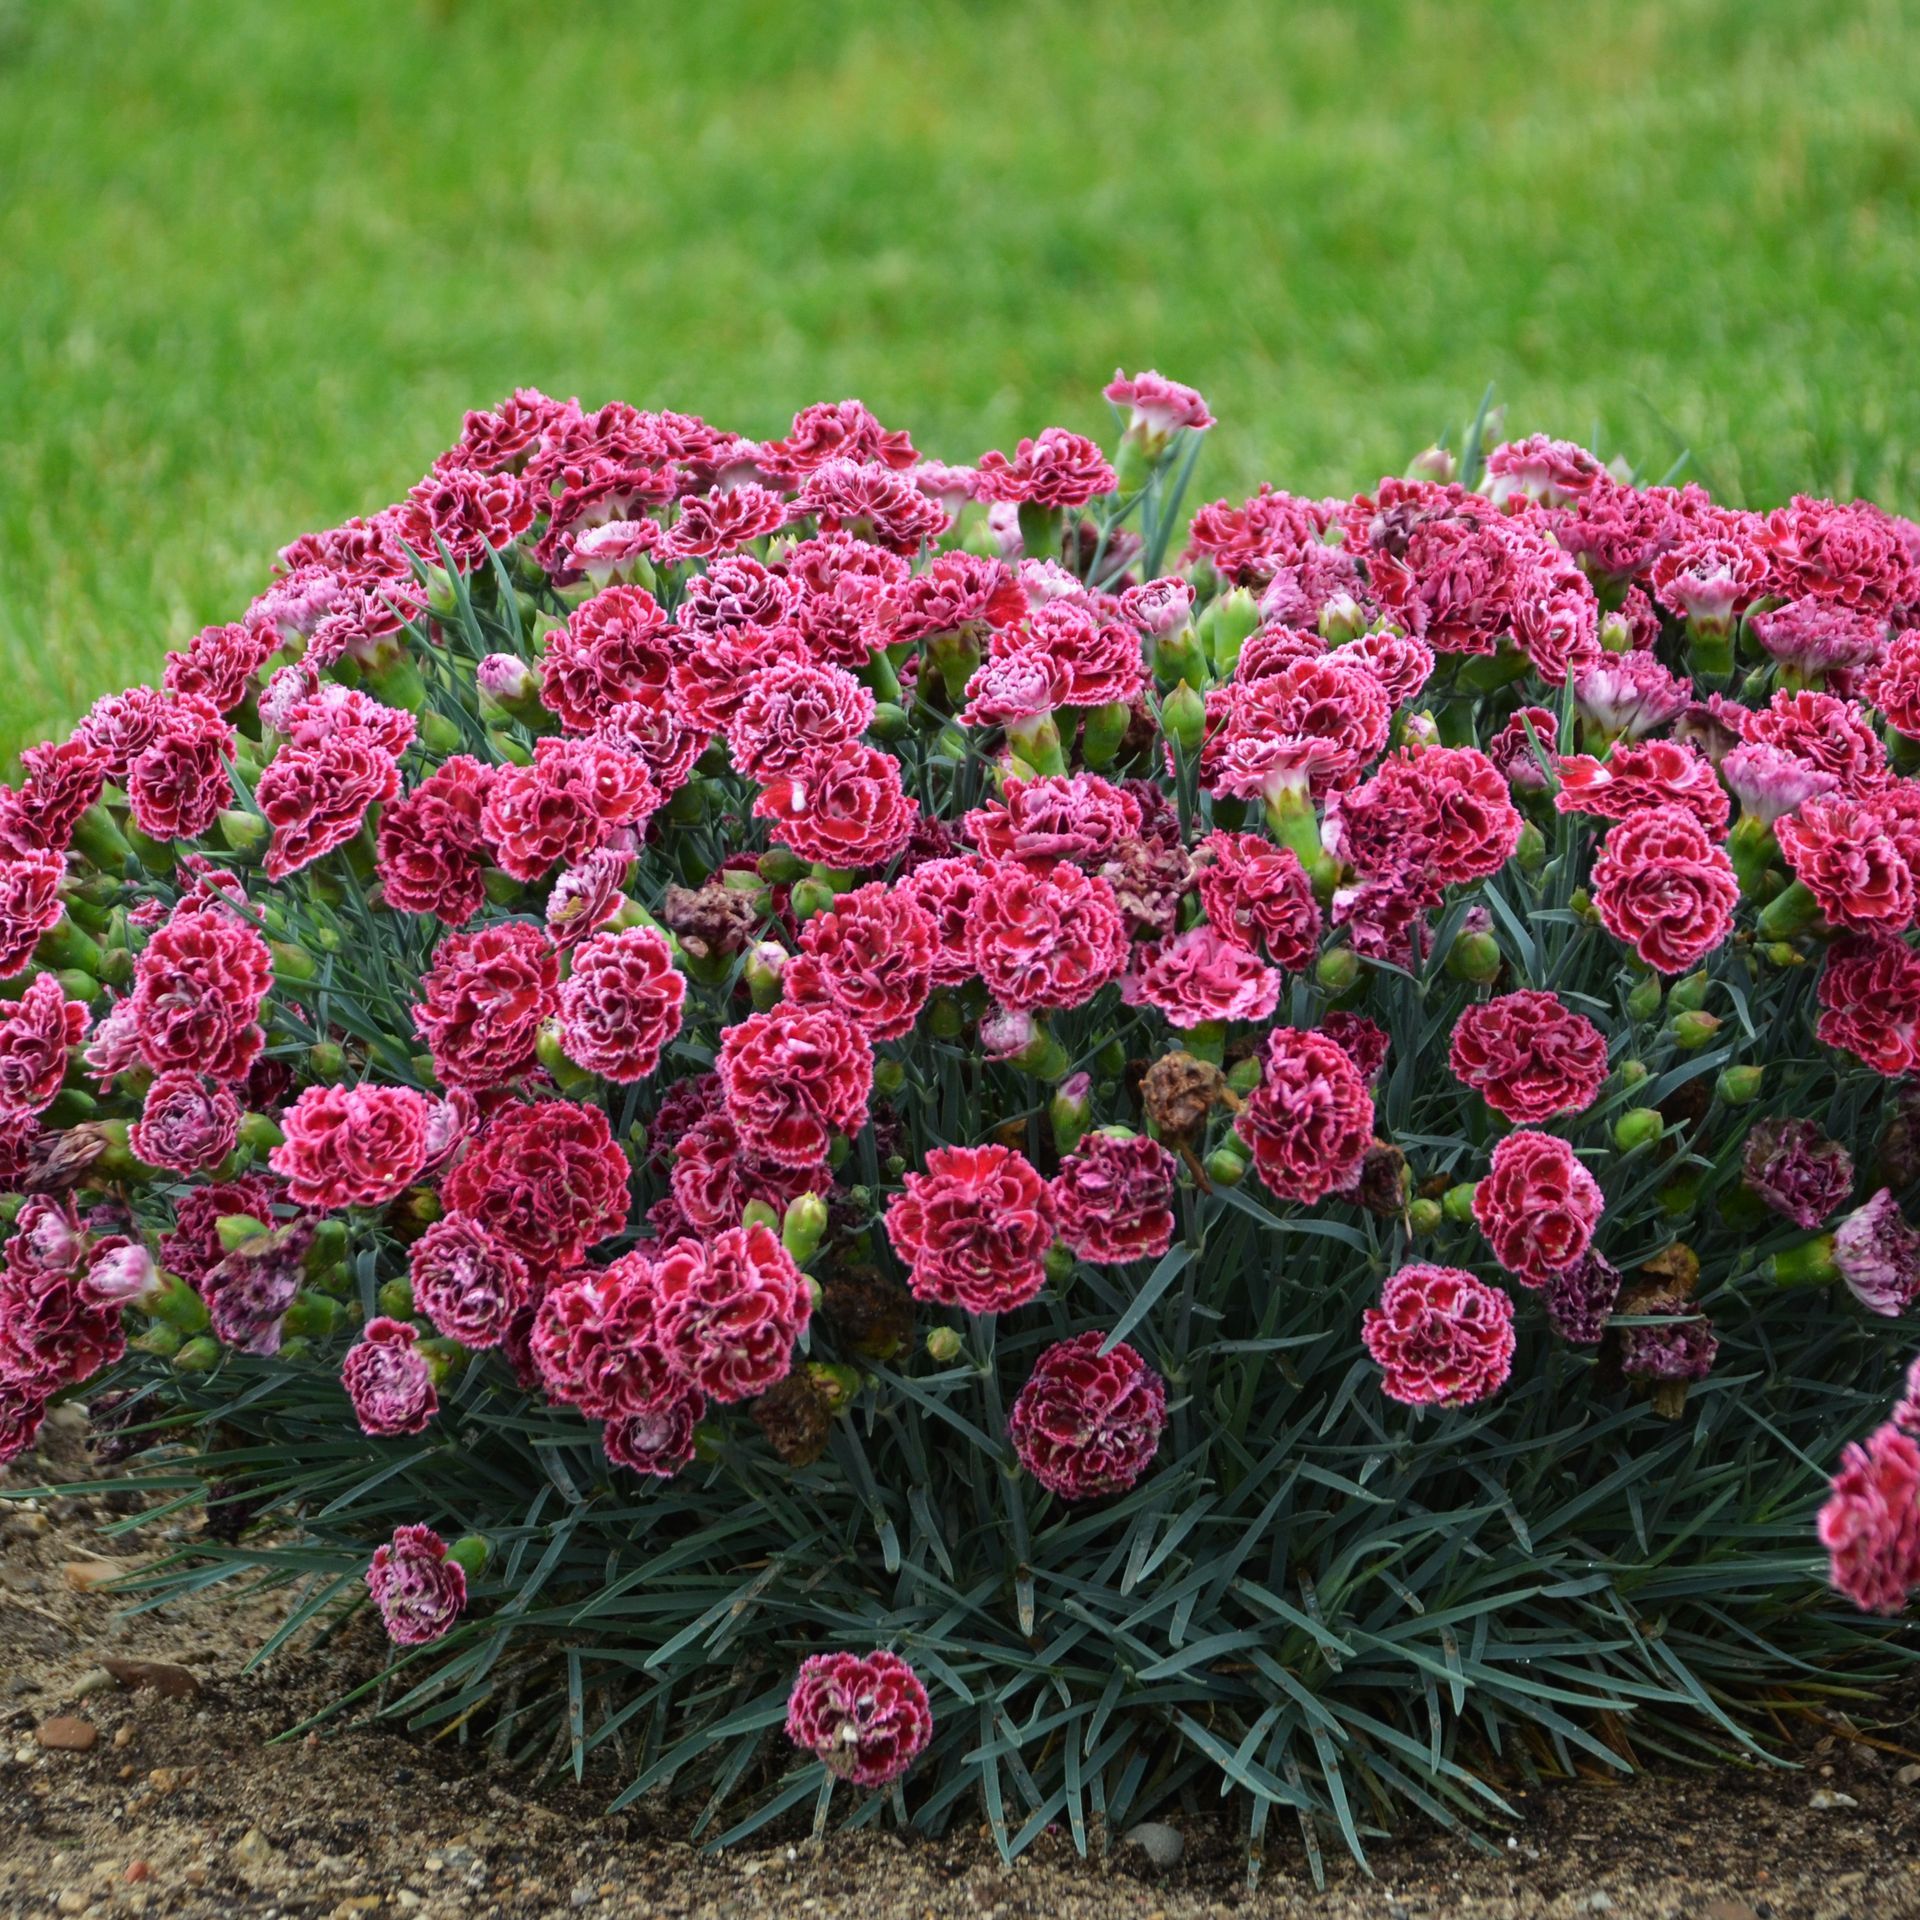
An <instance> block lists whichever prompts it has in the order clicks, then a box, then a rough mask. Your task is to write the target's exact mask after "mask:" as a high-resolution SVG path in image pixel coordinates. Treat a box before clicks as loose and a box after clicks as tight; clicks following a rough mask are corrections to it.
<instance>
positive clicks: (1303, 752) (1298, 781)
mask: <svg viewBox="0 0 1920 1920" xmlns="http://www.w3.org/2000/svg"><path fill="white" fill-rule="evenodd" d="M1243 665H1244V660H1243ZM1210 705H1211V702H1210ZM1392 719H1393V707H1392V704H1391V702H1390V701H1389V700H1388V698H1387V690H1386V688H1384V687H1383V686H1382V685H1381V684H1380V682H1379V679H1378V678H1377V677H1376V676H1375V674H1374V672H1373V670H1372V669H1371V668H1370V667H1369V666H1368V665H1367V664H1366V662H1365V661H1363V660H1362V659H1361V658H1360V657H1359V656H1358V655H1357V654H1354V653H1352V652H1351V651H1350V650H1349V649H1347V648H1344V647H1343V648H1340V649H1338V650H1336V651H1335V652H1333V653H1328V654H1318V655H1314V656H1311V657H1308V658H1304V659H1296V660H1293V661H1290V662H1289V663H1288V664H1287V665H1285V666H1283V667H1280V668H1279V669H1277V670H1276V671H1275V672H1273V673H1269V674H1264V675H1263V676H1262V677H1261V678H1259V679H1257V680H1254V681H1251V682H1247V681H1244V680H1241V681H1235V682H1234V683H1233V684H1232V685H1231V686H1229V687H1228V688H1226V689H1225V690H1224V708H1223V724H1222V725H1221V727H1220V728H1219V729H1218V731H1217V732H1215V733H1214V734H1212V735H1211V736H1210V737H1209V738H1208V741H1207V745H1206V750H1205V753H1204V755H1203V757H1202V760H1201V771H1202V772H1203V774H1204V775H1205V776H1206V778H1207V779H1208V781H1209V782H1210V784H1211V785H1212V787H1213V790H1214V791H1215V792H1216V793H1220V794H1228V795H1234V796H1237V797H1239V798H1241V799H1246V800H1259V799H1265V800H1275V799H1278V798H1279V797H1281V796H1283V795H1287V794H1303V793H1306V792H1307V791H1309V790H1311V791H1313V792H1315V793H1322V792H1325V791H1326V790H1327V789H1328V788H1330V787H1335V786H1339V785H1341V784H1342V783H1344V782H1345V781H1346V780H1348V779H1349V778H1350V777H1351V776H1352V775H1353V774H1355V773H1357V772H1358V771H1359V770H1360V768H1362V767H1363V766H1365V765H1366V763H1367V762H1368V761H1369V760H1371V759H1372V758H1373V756H1374V755H1375V754H1377V753H1378V752H1379V751H1380V749H1381V748H1382V747H1384V746H1385V745H1386V743H1387V730H1388V728H1389V726H1390V725H1391V723H1392Z"/></svg>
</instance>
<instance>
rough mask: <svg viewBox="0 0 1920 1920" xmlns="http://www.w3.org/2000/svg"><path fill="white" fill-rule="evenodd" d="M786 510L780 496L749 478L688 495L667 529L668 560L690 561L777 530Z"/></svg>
mask: <svg viewBox="0 0 1920 1920" xmlns="http://www.w3.org/2000/svg"><path fill="white" fill-rule="evenodd" d="M789 511H790V510H789V508H788V506H787V503H786V501H785V499H784V498H783V497H782V496H781V495H779V494H777V493H775V492H773V491H772V490H771V489H769V488H767V487H762V486H756V485H755V484H754V483H753V482H751V481H748V482H746V483H745V484H744V485H741V486H737V487H715V488H714V489H713V490H712V492H710V493H702V494H690V495H688V496H687V497H686V498H685V499H683V500H682V501H681V502H680V518H679V519H678V520H677V521H676V522H675V523H674V524H673V526H672V527H671V528H669V529H668V532H667V539H666V544H665V548H664V551H665V552H666V554H667V555H668V557H669V558H671V559H674V560H690V559H693V558H696V557H698V556H700V555H704V554H712V553H724V552H726V551H727V550H728V549H729V548H732V547H744V546H745V545H746V544H747V542H748V541H750V540H758V539H761V538H763V537H764V536H765V535H767V534H769V533H776V532H778V531H779V529H780V528H781V527H783V526H785V525H786V523H787V518H788V514H789Z"/></svg>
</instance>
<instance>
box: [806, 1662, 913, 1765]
mask: <svg viewBox="0 0 1920 1920" xmlns="http://www.w3.org/2000/svg"><path fill="white" fill-rule="evenodd" d="M932 1737H933V1709H932V1708H931V1707H930V1706H929V1705H928V1703H927V1690H926V1688H925V1687H924V1686H922V1685H921V1684H920V1677H919V1675H918V1674H916V1673H915V1672H914V1670H913V1669H912V1668H911V1667H910V1666H908V1665H907V1663H906V1662H905V1661H904V1660H902V1659H901V1658H900V1656H899V1655H898V1654H894V1653H884V1652H881V1653H869V1654H864V1655H862V1654H851V1653H816V1654H813V1655H811V1656H809V1657H808V1658H807V1659H806V1660H804V1661H802V1662H801V1664H800V1671H799V1673H798V1674H797V1675H795V1677H794V1682H793V1692H792V1693H791V1694H790V1695H788V1697H787V1738H788V1739H789V1740H791V1741H792V1742H793V1744H794V1745H795V1746H796V1747H799V1748H801V1749H802V1750H803V1751H805V1752H808V1753H813V1754H817V1755H818V1756H819V1757H820V1759H821V1760H822V1761H824V1762H825V1763H826V1766H827V1770H828V1771H829V1772H830V1773H832V1774H834V1775H835V1776H836V1777H837V1778H839V1779H841V1780H851V1781H852V1782H853V1784H854V1785H855V1786H858V1787H885V1786H890V1785H892V1783H893V1782H894V1781H896V1780H898V1779H899V1778H900V1777H901V1776H902V1775H903V1774H904V1773H906V1771H907V1770H908V1768H910V1767H911V1766H912V1765H913V1763H914V1761H915V1760H917V1759H918V1758H919V1757H920V1755H921V1753H922V1752H923V1751H924V1750H925V1747H926V1744H927V1742H928V1741H929V1740H930V1739H931V1738H932Z"/></svg>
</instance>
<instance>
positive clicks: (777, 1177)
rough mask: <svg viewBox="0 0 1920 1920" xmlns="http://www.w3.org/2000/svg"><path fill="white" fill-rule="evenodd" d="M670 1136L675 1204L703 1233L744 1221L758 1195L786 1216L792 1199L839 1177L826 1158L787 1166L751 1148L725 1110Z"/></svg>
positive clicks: (689, 1223) (821, 1188) (663, 1119)
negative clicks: (828, 1165)
mask: <svg viewBox="0 0 1920 1920" xmlns="http://www.w3.org/2000/svg"><path fill="white" fill-rule="evenodd" d="M660 1124H661V1126H662V1128H663V1129H664V1128H665V1126H666V1124H667V1121H666V1116H665V1113H664V1110H663V1112H662V1116H661V1123H660ZM668 1137H669V1138H670V1140H671V1143H672V1150H673V1169H672V1172H671V1174H670V1175H669V1179H670V1181H671V1183H672V1187H673V1200H674V1204H675V1205H676V1206H677V1207H678V1208H679V1210H680V1212H681V1215H682V1216H683V1217H684V1220H685V1223H686V1225H687V1226H688V1227H690V1228H692V1229H693V1230H694V1231H695V1232H697V1233H710V1232H714V1231H717V1230H718V1229H719V1228H721V1227H731V1226H736V1225H738V1224H739V1220H740V1215H741V1213H742V1211H743V1210H744V1209H745V1208H746V1207H747V1206H748V1205H749V1204H750V1203H751V1202H753V1201H755V1200H759V1201H763V1202H765V1204H766V1205H768V1206H770V1207H771V1208H772V1209H773V1210H774V1212H775V1213H777V1214H782V1215H784V1214H785V1212H786V1210H787V1207H788V1204H789V1203H790V1202H791V1201H794V1200H797V1199H798V1198H799V1197H800V1195H801V1194H803V1193H824V1192H826V1190H827V1189H828V1188H829V1187H830V1186H831V1185H832V1180H833V1176H832V1173H831V1171H830V1170H829V1169H828V1167H827V1165H826V1164H825V1162H824V1161H821V1162H816V1163H815V1164H813V1165H811V1166H805V1167H783V1166H780V1165H779V1164H778V1163H776V1162H774V1161H772V1160H767V1159H764V1158H762V1157H761V1156H760V1155H759V1154H756V1153H750V1152H749V1151H748V1150H747V1149H746V1147H745V1146H744V1145H743V1144H742V1142H741V1139H740V1132H739V1129H738V1128H737V1127H735V1125H734V1124H733V1122H732V1121H731V1120H730V1119H729V1118H728V1117H727V1115H726V1114H725V1113H724V1112H718V1113H710V1114H707V1115H705V1116H704V1117H703V1118H701V1119H699V1120H696V1121H695V1122H694V1123H693V1124H692V1125H691V1126H686V1127H683V1128H681V1129H678V1130H676V1131H675V1132H673V1133H672V1134H671V1135H669V1136H668ZM662 1238H667V1239H670V1238H672V1236H671V1235H670V1234H668V1235H662Z"/></svg>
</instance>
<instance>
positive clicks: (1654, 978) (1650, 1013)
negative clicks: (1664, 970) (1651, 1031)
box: [1627, 973, 1665, 1020]
mask: <svg viewBox="0 0 1920 1920" xmlns="http://www.w3.org/2000/svg"><path fill="white" fill-rule="evenodd" d="M1664 991H1665V989H1664V988H1663V987H1662V986H1661V984H1660V976H1659V975H1658V974H1657V973H1650V974H1648V975H1647V977H1646V978H1645V979H1644V980H1642V981H1641V982H1640V983H1639V984H1638V985H1637V986H1636V987H1635V988H1634V989H1633V991H1632V992H1631V993H1629V994H1628V995H1627V1013H1628V1015H1629V1016H1630V1017H1631V1018H1632V1019H1634V1020H1651V1019H1652V1018H1653V1017H1654V1015H1655V1014H1657V1013H1658V1012H1659V1011H1660V1001H1661V998H1662V996H1663V994H1664Z"/></svg>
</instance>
